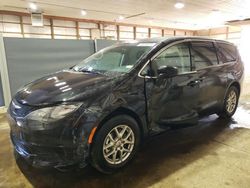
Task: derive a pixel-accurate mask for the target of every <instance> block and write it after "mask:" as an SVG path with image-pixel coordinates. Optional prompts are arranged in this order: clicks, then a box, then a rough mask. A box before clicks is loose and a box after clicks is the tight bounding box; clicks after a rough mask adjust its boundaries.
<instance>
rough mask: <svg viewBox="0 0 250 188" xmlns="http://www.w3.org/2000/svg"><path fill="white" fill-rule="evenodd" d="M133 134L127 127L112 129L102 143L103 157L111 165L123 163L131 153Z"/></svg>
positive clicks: (119, 126)
mask: <svg viewBox="0 0 250 188" xmlns="http://www.w3.org/2000/svg"><path fill="white" fill-rule="evenodd" d="M134 145H135V134H134V132H133V130H132V129H131V128H130V127H129V126H128V125H118V126H116V127H114V128H113V129H112V130H111V131H110V132H109V133H108V134H107V136H106V138H105V139H104V143H103V156H104V158H105V160H106V161H107V162H108V163H109V164H112V165H117V164H120V163H122V162H124V161H125V160H126V159H127V158H128V157H129V156H130V154H131V152H132V151H133V148H134Z"/></svg>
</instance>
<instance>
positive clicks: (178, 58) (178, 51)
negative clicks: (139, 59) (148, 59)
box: [153, 43, 190, 73]
mask: <svg viewBox="0 0 250 188" xmlns="http://www.w3.org/2000/svg"><path fill="white" fill-rule="evenodd" d="M153 62H154V63H156V65H157V67H158V68H160V67H163V66H172V67H176V68H177V69H178V71H179V73H183V72H189V71H190V55H189V48H188V45H187V44H186V43H182V44H177V45H174V46H171V47H169V48H168V49H166V50H164V51H163V52H162V53H161V54H160V55H159V56H157V57H156V58H155V59H154V61H153Z"/></svg>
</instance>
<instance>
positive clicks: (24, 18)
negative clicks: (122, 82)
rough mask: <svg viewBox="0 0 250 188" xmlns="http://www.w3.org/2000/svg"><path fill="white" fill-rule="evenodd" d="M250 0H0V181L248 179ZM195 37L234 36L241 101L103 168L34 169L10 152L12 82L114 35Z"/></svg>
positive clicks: (106, 183)
mask: <svg viewBox="0 0 250 188" xmlns="http://www.w3.org/2000/svg"><path fill="white" fill-rule="evenodd" d="M249 9H250V1H248V0H230V1H226V0H211V1H203V0H193V1H191V0H165V1H164V0H155V1H152V0H144V1H143V0H138V1H132V0H126V1H125V0H118V1H109V0H107V1H101V0H93V1H87V0H72V1H65V0H64V1H57V0H50V1H41V0H34V1H29V0H27V1H26V0H11V1H7V0H1V2H0V54H1V55H0V75H1V77H0V84H1V85H0V143H1V147H0V187H176V188H182V187H219V188H222V187H233V188H234V187H235V188H236V187H237V188H238V187H242V188H243V187H246V188H248V187H250V169H249V166H250V158H249V156H250V149H249V146H250V130H249V128H250V122H249V119H250V53H249V41H250V35H249V34H250V12H249ZM173 36H198V37H206V38H212V39H220V40H226V41H229V42H231V43H234V44H235V45H236V46H237V47H238V49H239V51H240V53H241V57H242V59H243V61H244V66H245V78H244V82H243V87H242V92H241V97H240V101H239V107H238V109H237V111H236V114H235V115H234V116H233V118H232V119H231V121H226V120H222V119H218V117H217V115H211V116H209V117H206V118H203V119H201V120H200V121H199V123H198V124H197V125H194V126H187V127H184V128H182V129H175V130H171V131H168V132H166V133H164V134H162V135H159V136H157V137H153V138H150V140H149V141H147V142H146V143H145V144H144V145H143V147H142V148H141V149H140V151H139V154H138V155H137V156H136V158H135V160H133V161H132V163H131V164H130V165H128V166H127V167H126V168H124V169H122V170H121V171H119V172H118V173H115V174H112V175H103V174H101V173H99V172H97V171H96V170H94V169H93V168H92V167H91V166H87V167H86V168H84V169H77V168H72V169H67V170H65V172H61V171H58V170H56V169H47V168H46V169H43V168H34V167H32V166H30V165H29V164H27V162H26V161H25V160H23V159H22V158H20V157H18V158H16V157H15V155H14V153H13V146H12V144H11V140H10V137H9V132H10V129H9V125H8V123H7V118H6V110H7V108H8V105H9V103H10V101H11V97H12V96H13V95H14V94H15V93H16V92H17V91H18V89H19V88H20V87H21V86H23V85H25V84H26V83H29V82H31V81H32V80H35V79H37V78H40V77H42V76H44V75H47V74H49V73H53V72H55V71H59V70H62V69H65V68H69V67H71V66H73V65H75V64H76V63H78V62H80V61H81V60H82V59H84V58H86V57H88V56H90V55H91V54H93V53H95V52H97V51H99V50H101V49H103V48H105V47H108V46H110V45H112V44H115V43H117V42H118V41H127V40H139V39H145V38H158V37H173Z"/></svg>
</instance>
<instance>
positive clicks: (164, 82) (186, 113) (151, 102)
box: [145, 42, 199, 131]
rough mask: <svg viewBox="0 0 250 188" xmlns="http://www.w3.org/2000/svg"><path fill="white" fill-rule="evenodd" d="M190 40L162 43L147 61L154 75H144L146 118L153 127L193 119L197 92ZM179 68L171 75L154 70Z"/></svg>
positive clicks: (193, 120)
mask: <svg viewBox="0 0 250 188" xmlns="http://www.w3.org/2000/svg"><path fill="white" fill-rule="evenodd" d="M190 60H191V58H190V50H189V43H186V42H182V43H178V44H174V45H172V46H168V47H165V49H162V51H161V52H160V53H159V54H158V55H156V57H154V58H153V59H152V60H151V62H150V67H151V68H152V69H153V72H155V76H153V77H146V78H145V90H146V99H147V110H148V121H149V124H150V125H151V128H152V129H153V130H155V131H158V130H162V128H164V127H166V125H175V124H182V123H194V122H196V121H197V118H198V113H197V111H196V108H197V102H198V95H199V83H198V82H197V80H198V79H199V78H198V77H199V75H198V74H197V72H195V71H192V68H191V62H190ZM164 66H171V67H175V68H177V69H178V75H176V76H174V77H170V78H169V77H167V75H166V76H161V75H159V74H158V73H157V70H159V69H160V68H161V67H164Z"/></svg>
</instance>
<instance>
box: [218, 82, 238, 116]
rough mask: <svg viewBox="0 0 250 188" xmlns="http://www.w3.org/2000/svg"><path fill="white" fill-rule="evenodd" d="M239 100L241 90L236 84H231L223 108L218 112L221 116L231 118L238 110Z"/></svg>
mask: <svg viewBox="0 0 250 188" xmlns="http://www.w3.org/2000/svg"><path fill="white" fill-rule="evenodd" d="M238 101H239V90H238V89H237V88H236V87H235V86H231V87H230V88H229V89H228V91H227V94H226V97H225V100H224V104H223V109H222V111H221V112H220V113H219V114H218V115H219V117H221V118H226V119H229V118H231V117H232V116H233V115H234V113H235V111H236V110H237V106H238Z"/></svg>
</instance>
